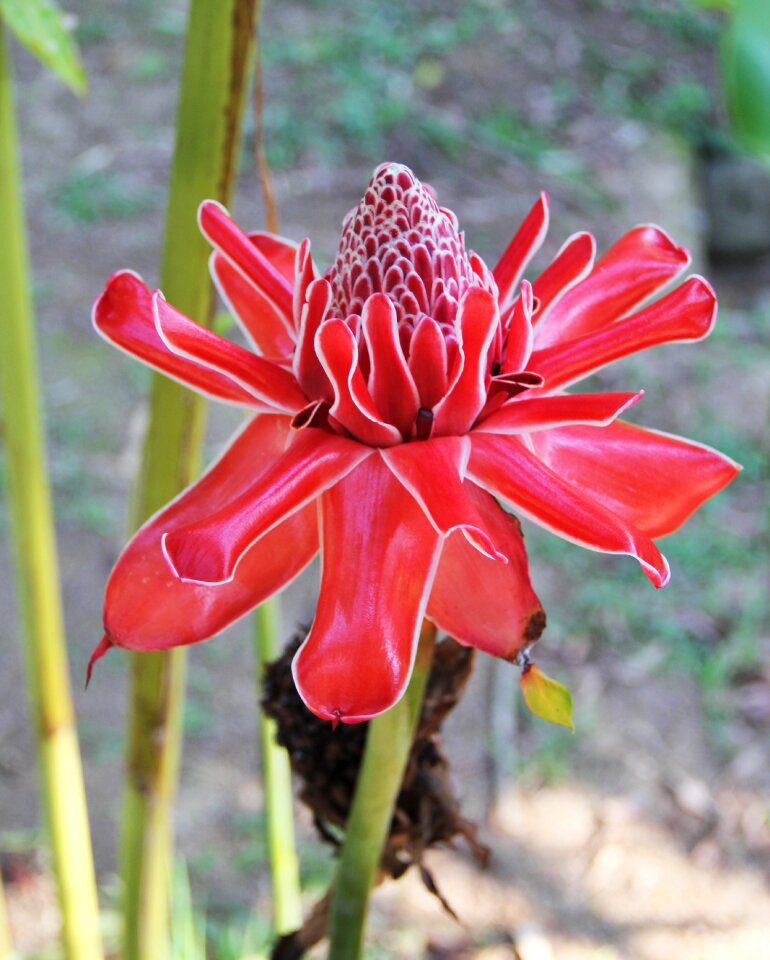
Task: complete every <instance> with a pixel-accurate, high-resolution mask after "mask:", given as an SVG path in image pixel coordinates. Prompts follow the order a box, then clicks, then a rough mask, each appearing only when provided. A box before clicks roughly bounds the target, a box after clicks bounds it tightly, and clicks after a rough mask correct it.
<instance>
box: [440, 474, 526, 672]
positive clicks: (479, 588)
mask: <svg viewBox="0 0 770 960" xmlns="http://www.w3.org/2000/svg"><path fill="white" fill-rule="evenodd" d="M465 492H466V495H467V497H468V499H469V500H470V501H471V502H472V503H474V504H475V506H476V509H477V510H478V512H479V514H480V516H481V517H482V519H483V521H484V524H485V526H486V528H487V529H488V530H490V531H491V532H492V535H493V537H494V538H495V543H496V544H497V545H498V547H499V548H500V550H502V551H503V553H505V555H506V556H507V557H508V563H497V562H495V561H494V560H490V559H488V558H487V557H482V556H479V553H478V551H477V550H474V549H473V547H472V546H471V545H470V544H469V543H468V542H467V541H466V540H464V539H463V538H462V537H450V538H449V540H447V541H446V542H445V543H444V547H443V549H442V551H441V560H440V561H439V566H438V572H437V573H436V579H435V581H434V583H433V590H432V591H431V595H430V600H429V601H428V609H427V611H426V616H427V617H428V618H429V619H430V620H432V621H433V622H434V623H435V624H436V626H437V627H439V629H441V630H444V631H445V632H446V633H448V634H449V635H450V636H452V637H454V638H455V640H457V641H458V642H459V643H463V644H466V645H467V646H472V647H478V649H479V650H483V651H484V652H485V653H491V654H492V655H493V656H496V657H502V658H503V659H505V660H512V659H513V658H514V657H515V656H516V654H517V653H518V652H519V651H520V650H521V649H522V647H525V646H527V645H528V644H531V643H534V642H535V641H536V640H537V638H538V637H539V636H540V634H541V632H542V631H543V628H544V627H545V613H544V612H543V608H542V606H541V604H540V601H539V600H538V598H537V596H536V594H535V592H534V590H533V589H532V584H531V583H530V579H529V567H528V564H527V554H526V551H525V549H524V538H523V537H522V535H521V526H520V524H519V522H518V520H516V518H515V517H512V516H510V514H507V513H506V512H505V511H504V510H503V509H502V508H501V507H500V506H499V505H498V504H497V503H496V502H495V499H494V497H491V496H490V495H489V494H488V493H487V492H486V491H484V490H481V489H480V488H479V487H477V486H476V484H475V483H471V482H470V481H469V480H467V481H466V482H465Z"/></svg>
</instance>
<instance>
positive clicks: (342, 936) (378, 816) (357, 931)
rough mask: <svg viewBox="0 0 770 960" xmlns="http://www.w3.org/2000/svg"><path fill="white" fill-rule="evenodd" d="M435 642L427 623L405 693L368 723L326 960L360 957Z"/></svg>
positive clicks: (332, 913)
mask: <svg viewBox="0 0 770 960" xmlns="http://www.w3.org/2000/svg"><path fill="white" fill-rule="evenodd" d="M435 640H436V628H435V627H434V626H433V624H431V623H429V622H428V621H427V620H426V621H425V623H424V624H423V628H422V632H421V635H420V645H419V647H418V650H417V658H416V661H415V665H414V671H413V673H412V679H411V681H410V682H409V687H408V689H407V691H406V693H405V694H404V696H403V697H402V699H401V700H400V701H399V702H398V703H397V704H396V705H395V707H392V708H391V709H390V710H388V712H387V713H383V714H381V715H380V716H379V717H375V718H374V720H372V721H370V723H369V731H368V733H367V736H366V747H365V749H364V757H363V761H362V763H361V770H360V772H359V775H358V783H357V784H356V792H355V796H354V798H353V806H352V807H351V810H350V815H349V817H348V822H347V825H346V828H345V842H344V844H343V847H342V854H341V856H340V862H339V866H338V868H337V875H336V877H335V880H334V893H333V898H332V908H331V923H330V930H329V936H330V940H331V943H330V946H329V960H359V958H360V957H361V952H362V950H363V943H364V928H365V926H366V915H367V910H368V905H369V894H370V891H371V888H372V885H373V884H374V881H375V877H376V875H377V869H378V867H379V863H380V857H381V856H382V850H383V847H384V845H385V840H386V838H387V835H388V830H389V829H390V822H391V820H392V817H393V808H394V806H395V803H396V798H397V797H398V793H399V790H400V789H401V783H402V781H403V779H404V772H405V770H406V764H407V761H408V759H409V752H410V750H411V747H412V741H413V740H414V735H415V732H416V730H417V723H418V721H419V719H420V710H421V709H422V701H423V697H424V695H425V685H426V683H427V680H428V674H429V673H430V665H431V662H432V659H433V647H434V644H435Z"/></svg>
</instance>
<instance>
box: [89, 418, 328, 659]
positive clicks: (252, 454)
mask: <svg viewBox="0 0 770 960" xmlns="http://www.w3.org/2000/svg"><path fill="white" fill-rule="evenodd" d="M288 435H289V425H288V418H287V417H280V416H259V417H255V418H254V419H253V420H251V421H250V422H249V423H248V424H247V425H246V427H245V428H244V429H243V430H242V431H241V432H240V433H239V434H238V435H237V436H236V437H235V438H234V440H233V441H232V442H231V444H230V446H229V447H228V448H227V449H226V450H225V452H224V453H223V455H222V457H221V458H220V459H219V460H217V461H216V462H215V463H214V464H213V465H212V466H211V467H210V468H209V469H208V471H207V472H206V473H205V474H204V475H203V476H202V477H201V479H200V480H198V481H197V483H194V484H193V485H192V486H191V487H189V488H188V489H187V490H186V491H185V492H184V493H182V494H180V496H179V497H178V498H177V499H176V500H174V501H172V502H171V503H170V504H169V505H168V506H167V507H165V508H164V509H163V510H161V511H160V513H158V514H156V515H155V516H154V517H153V518H152V519H151V520H149V521H148V522H147V523H146V524H145V525H144V526H143V527H142V528H141V530H139V532H138V533H137V534H136V535H135V536H134V538H133V539H132V540H131V542H130V543H129V544H128V546H127V547H126V548H125V550H124V551H123V553H122V554H121V556H120V558H119V559H118V562H117V563H116V565H115V569H114V570H113V571H112V574H111V576H110V579H109V582H108V584H107V594H106V598H105V608H104V624H105V628H106V630H107V635H108V637H109V639H110V641H111V642H112V643H113V644H116V645H117V646H120V647H125V648H126V649H129V650H163V649H166V648H168V647H175V646H182V645H184V644H188V643H196V642H197V641H199V640H206V639H207V638H208V637H210V636H213V634H215V633H218V632H219V631H220V630H222V629H224V628H225V627H226V626H227V625H228V624H229V623H232V621H234V620H237V619H238V617H240V616H242V615H243V614H244V613H247V612H248V611H249V610H251V609H252V608H253V607H254V606H256V605H257V604H258V603H261V602H262V601H263V600H265V599H266V598H267V597H269V596H271V595H272V594H273V593H276V592H277V591H278V590H281V589H282V588H283V587H284V586H286V584H287V583H289V582H290V581H291V580H292V579H294V577H295V576H296V575H297V574H298V573H299V572H300V571H301V570H302V569H303V568H304V567H305V566H306V565H307V564H308V563H309V562H310V560H311V559H312V558H313V556H314V555H315V553H316V551H317V549H318V532H317V520H316V510H315V507H314V506H309V507H306V508H305V509H304V510H301V511H299V512H298V513H295V514H294V515H293V516H292V517H290V518H289V519H288V520H286V521H285V522H284V523H282V524H281V525H280V526H278V527H276V528H275V529H274V530H272V531H271V532H270V533H268V534H266V535H265V536H264V537H263V538H262V539H261V540H260V541H259V543H257V544H255V545H254V546H253V547H252V548H251V550H249V551H248V553H247V554H246V556H245V557H244V558H243V561H242V562H241V563H240V564H239V566H238V570H237V571H236V574H235V577H234V578H233V580H232V581H231V582H230V583H226V584H223V585H221V586H215V587H212V586H209V585H205V584H199V583H185V582H183V581H182V580H179V579H178V578H177V577H175V576H174V574H173V573H172V571H171V569H170V567H169V565H168V563H167V561H166V558H165V557H164V555H163V552H162V549H161V536H162V534H163V533H164V531H166V530H168V529H173V528H174V527H175V526H181V525H184V524H187V523H190V522H191V521H193V520H195V519H196V518H197V517H200V516H201V515H203V516H206V515H208V514H210V513H212V512H213V511H215V510H217V509H219V508H220V507H222V506H223V505H224V504H226V503H228V502H229V501H230V500H232V499H233V498H235V497H237V496H238V495H239V494H240V493H242V492H243V491H244V490H246V489H248V487H249V486H250V485H251V484H252V483H253V482H254V480H255V478H258V477H259V476H260V475H262V474H263V473H264V472H265V471H266V470H267V469H268V468H269V467H270V465H271V464H272V462H273V460H274V459H275V458H276V457H277V456H279V455H280V453H281V451H282V450H283V448H284V446H285V444H286V439H287V436H288Z"/></svg>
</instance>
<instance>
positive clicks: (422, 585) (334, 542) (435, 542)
mask: <svg viewBox="0 0 770 960" xmlns="http://www.w3.org/2000/svg"><path fill="white" fill-rule="evenodd" d="M321 529H322V538H323V545H322V556H323V573H322V577H321V594H320V597H319V600H318V609H317V611H316V616H315V621H314V622H313V627H312V629H311V631H310V635H309V636H308V638H307V640H306V641H305V643H304V644H303V645H302V647H301V648H300V649H299V651H298V653H297V655H296V657H295V658H294V665H293V671H294V680H295V683H296V685H297V690H298V691H299V694H300V696H301V697H302V699H303V700H304V701H305V703H306V704H307V706H308V707H309V708H310V709H311V710H312V711H313V713H315V714H317V715H318V716H319V717H323V718H324V719H326V720H333V719H334V718H335V717H337V718H339V719H342V720H343V721H345V722H348V723H356V722H358V721H361V720H368V719H369V718H370V717H373V716H376V715H377V714H379V713H383V712H384V711H385V710H387V709H389V708H390V707H392V706H393V704H394V703H396V701H397V700H399V699H400V697H401V695H402V694H403V692H404V690H405V689H406V685H407V683H408V681H409V676H410V674H411V671H412V664H413V661H414V654H415V650H416V644H417V639H418V635H419V631H420V625H421V622H422V617H423V613H424V610H425V604H426V601H427V598H428V594H429V592H430V587H431V584H432V581H433V576H434V572H435V567H436V563H437V560H438V554H439V549H440V543H441V538H440V537H439V535H438V534H437V533H436V532H435V531H434V530H433V528H432V527H431V525H430V524H429V523H428V521H427V520H426V519H425V516H424V514H423V512H422V510H421V509H420V507H419V506H418V505H417V503H416V502H415V500H414V498H413V497H412V496H411V495H410V494H409V493H407V491H406V490H405V489H404V488H403V487H402V485H401V484H400V483H399V482H398V481H397V480H396V479H395V477H394V476H393V475H392V473H391V472H390V470H388V468H387V467H386V466H385V464H384V463H383V462H382V460H381V458H380V457H378V456H374V457H370V458H369V459H368V460H365V461H364V462H363V463H362V464H361V465H360V466H358V467H357V468H356V469H355V470H354V471H353V472H352V473H351V474H349V475H348V476H347V477H346V478H345V479H344V480H343V481H342V482H341V483H339V484H337V486H336V487H334V488H333V489H331V490H329V491H327V493H325V494H324V495H323V498H322V500H321Z"/></svg>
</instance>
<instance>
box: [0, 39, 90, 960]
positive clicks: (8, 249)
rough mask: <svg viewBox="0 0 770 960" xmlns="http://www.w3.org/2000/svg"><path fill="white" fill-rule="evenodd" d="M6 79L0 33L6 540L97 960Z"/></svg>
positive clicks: (75, 931) (74, 880) (73, 908)
mask: <svg viewBox="0 0 770 960" xmlns="http://www.w3.org/2000/svg"><path fill="white" fill-rule="evenodd" d="M21 197H22V193H21V181H20V176H19V161H18V151H17V134H16V122H15V115H14V106H13V97H12V91H11V70H10V62H9V57H8V50H7V48H6V44H5V37H4V35H3V32H2V24H0V211H2V215H1V216H0V223H1V224H2V226H1V227H0V381H2V401H3V408H4V411H5V415H4V426H5V440H6V449H7V455H8V489H9V509H10V517H11V530H12V538H13V546H14V553H15V560H16V571H17V577H18V592H19V599H20V607H21V614H22V619H23V623H24V635H25V643H24V653H25V658H26V669H27V685H28V689H29V697H30V706H31V709H32V717H33V722H34V726H35V735H36V738H37V745H38V757H39V763H40V771H41V781H42V794H43V806H44V810H45V814H46V820H47V824H48V831H49V834H50V841H51V847H52V849H53V858H54V869H55V872H56V880H57V884H58V889H59V902H60V906H61V914H62V925H63V940H64V949H65V954H66V956H67V957H68V958H69V960H100V958H101V957H102V947H101V938H100V933H99V905H98V900H97V893H96V878H95V876H94V864H93V855H92V852H91V837H90V832H89V826H88V811H87V808H86V797H85V789H84V786H83V771H82V766H81V761H80V749H79V746H78V740H77V732H76V729H75V717H74V710H73V706H72V695H71V690H70V681H69V670H68V665H67V652H66V646H65V639H64V623H63V619H62V609H61V594H60V592H59V571H58V561H57V556H56V540H55V532H54V525H53V511H52V507H51V492H50V485H49V481H48V471H47V467H46V458H45V445H44V437H43V428H42V420H41V402H40V387H39V381H38V370H37V350H36V345H35V333H34V326H33V310H32V298H31V294H30V287H29V269H28V263H27V242H26V236H25V230H24V215H23V210H22V203H21Z"/></svg>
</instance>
